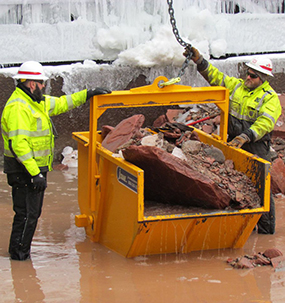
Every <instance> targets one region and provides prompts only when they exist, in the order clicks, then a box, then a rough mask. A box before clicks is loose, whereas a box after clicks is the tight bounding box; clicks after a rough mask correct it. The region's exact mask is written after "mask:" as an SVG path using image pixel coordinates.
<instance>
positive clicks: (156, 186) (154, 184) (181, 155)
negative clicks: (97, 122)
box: [102, 115, 260, 209]
mask: <svg viewBox="0 0 285 303" xmlns="http://www.w3.org/2000/svg"><path fill="white" fill-rule="evenodd" d="M143 122H144V118H143V115H135V116H132V117H130V118H128V119H125V120H123V121H122V122H121V123H119V124H118V125H117V126H116V127H115V128H114V129H111V128H108V127H104V128H103V129H104V131H103V130H102V133H104V136H105V137H104V139H103V141H102V146H103V147H105V148H107V149H109V150H111V151H112V152H117V153H118V152H119V151H121V152H122V154H123V157H124V158H125V159H126V160H127V161H129V162H131V163H133V164H135V165H137V166H138V167H140V168H142V169H143V170H144V174H145V181H144V186H145V193H144V194H145V199H146V200H152V201H156V202H158V203H167V204H180V205H187V206H194V207H202V208H207V209H228V208H234V209H242V208H255V207H259V206H260V198H259V196H258V194H257V192H256V189H255V187H254V185H253V184H252V182H251V180H250V179H249V178H248V177H247V176H246V175H245V174H243V173H241V172H238V171H236V170H235V169H234V163H233V162H232V161H231V160H226V159H225V157H224V155H223V153H222V151H221V150H219V149H217V148H215V147H213V146H209V145H207V144H204V143H202V142H200V141H199V139H198V136H197V134H196V133H195V131H194V129H193V128H191V127H188V126H185V125H184V124H180V123H169V122H168V123H166V124H165V125H164V126H163V127H161V128H153V129H151V128H145V129H142V128H141V126H142V124H143ZM108 131H109V133H108Z"/></svg>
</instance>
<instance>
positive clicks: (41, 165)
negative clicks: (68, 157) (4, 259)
mask: <svg viewBox="0 0 285 303" xmlns="http://www.w3.org/2000/svg"><path fill="white" fill-rule="evenodd" d="M14 79H16V80H17V87H16V89H15V90H14V92H13V93H12V95H11V96H10V98H9V100H8V101H7V103H6V105H5V107H4V110H3V113H2V118H1V130H2V137H3V140H4V172H5V173H6V174H7V180H8V184H9V185H10V186H11V187H12V198H13V210H14V212H15V215H14V221H13V226H12V232H11V238H10V245H9V253H10V257H11V259H15V260H26V259H27V258H29V257H30V247H31V242H32V238H33V235H34V232H35V230H36V226H37V221H38V218H39V217H40V214H41V209H42V204H43V197H44V191H45V189H46V187H47V179H46V178H47V172H48V171H51V170H52V162H53V153H54V133H53V127H52V122H51V120H50V116H55V115H59V114H61V113H65V112H67V111H69V110H71V109H73V108H76V107H78V106H80V105H81V104H83V103H85V102H86V101H87V100H88V99H89V98H91V97H92V96H94V95H99V94H107V93H111V91H110V90H109V89H105V88H96V89H94V90H87V89H84V90H82V91H79V92H77V93H74V94H71V95H64V96H61V97H52V96H47V95H43V91H44V88H45V81H46V80H47V79H48V78H47V77H46V76H45V73H44V69H43V67H42V65H41V64H40V63H38V62H35V61H27V62H25V63H23V64H22V65H21V66H20V68H19V70H18V73H17V74H16V75H15V76H14Z"/></svg>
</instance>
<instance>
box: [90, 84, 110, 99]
mask: <svg viewBox="0 0 285 303" xmlns="http://www.w3.org/2000/svg"><path fill="white" fill-rule="evenodd" d="M111 92H112V91H111V90H110V89H108V88H105V87H96V88H95V89H90V90H88V91H87V97H86V100H88V99H90V98H91V97H93V96H95V95H103V94H111Z"/></svg>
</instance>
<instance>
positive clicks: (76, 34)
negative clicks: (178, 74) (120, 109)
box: [0, 0, 285, 92]
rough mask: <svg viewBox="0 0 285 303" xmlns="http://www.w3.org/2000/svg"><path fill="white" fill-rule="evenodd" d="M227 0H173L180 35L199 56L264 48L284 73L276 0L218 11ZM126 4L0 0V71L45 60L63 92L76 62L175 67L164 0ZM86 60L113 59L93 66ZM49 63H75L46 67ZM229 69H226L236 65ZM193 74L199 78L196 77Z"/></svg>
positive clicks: (284, 40)
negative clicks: (236, 11) (61, 81)
mask: <svg viewBox="0 0 285 303" xmlns="http://www.w3.org/2000/svg"><path fill="white" fill-rule="evenodd" d="M230 2H232V1H225V0H173V8H174V16H175V19H176V26H177V29H178V30H179V34H180V36H181V38H182V39H183V40H184V41H185V42H187V43H190V44H192V45H193V46H195V47H196V48H198V49H199V50H200V52H201V53H202V54H203V55H204V57H205V58H206V59H210V56H211V57H214V58H220V57H222V56H226V55H227V54H237V55H242V54H248V55H251V54H254V53H266V52H269V53H270V55H269V57H270V58H271V59H272V60H273V63H274V72H284V63H283V62H284V60H285V53H284V51H285V35H284V30H283V29H284V28H285V14H284V13H283V14H278V13H276V12H277V11H278V9H279V10H280V9H281V5H282V1H281V0H271V1H268V0H266V1H265V0H258V1H254V0H239V1H235V3H239V4H240V5H239V7H240V9H241V10H242V11H244V12H243V13H239V14H228V13H227V14H226V13H224V12H225V11H226V9H229V4H230ZM131 3H132V5H131V7H130V1H129V0H120V1H118V0H49V1H48V0H9V1H8V0H2V1H1V3H0V12H1V13H0V39H1V41H2V44H1V52H0V64H2V67H6V68H2V69H0V73H2V74H5V75H6V76H12V75H14V74H15V73H16V72H17V68H15V67H11V68H7V67H8V66H11V65H19V64H20V63H22V62H24V61H27V60H35V61H39V62H42V63H45V64H47V66H45V67H44V68H45V71H46V73H47V75H48V76H50V77H56V76H61V77H63V78H64V84H65V88H64V91H66V92H68V91H71V90H72V89H74V87H72V85H71V84H70V83H71V82H72V81H74V77H73V76H71V75H72V74H76V75H78V74H79V73H80V71H82V70H83V69H84V70H85V71H86V70H92V72H94V71H95V72H97V73H100V72H102V71H110V70H114V69H116V70H117V69H120V68H124V67H125V68H126V70H127V71H129V70H130V69H131V68H133V67H135V68H136V69H138V68H143V69H154V70H152V71H149V77H150V78H151V77H154V76H155V75H156V73H163V72H166V73H167V71H169V68H172V71H173V69H175V68H176V69H177V68H180V67H181V65H182V64H183V62H184V60H185V58H184V57H183V55H182V54H183V47H182V46H181V45H180V44H179V43H178V42H177V40H176V38H175V36H174V34H173V32H172V26H171V24H170V20H169V14H168V4H167V1H166V0H132V1H131ZM227 3H228V4H227ZM19 10H20V11H21V14H20V15H19ZM71 15H72V16H73V19H74V20H73V21H71V20H70V16H71ZM19 16H20V17H19ZM281 29H282V30H281ZM249 59H250V57H249V56H238V57H233V58H229V59H226V60H217V61H215V62H216V63H217V64H218V65H219V64H220V65H221V64H222V65H224V64H225V63H224V62H226V64H227V65H228V66H231V65H234V64H236V62H241V61H245V60H247V61H248V60H249ZM94 60H103V61H113V63H112V65H108V64H103V65H100V64H96V63H95V61H94ZM52 62H81V63H75V64H65V65H60V66H59V65H58V66H53V65H51V64H50V63H52ZM281 63H282V64H281ZM155 69H159V72H157V71H156V70H155ZM172 71H171V72H172ZM231 72H233V76H234V73H235V72H236V71H235V70H231ZM134 74H135V72H134ZM89 76H90V75H89ZM85 80H86V79H85V78H80V79H77V84H78V81H79V84H80V85H79V86H81V87H82V86H83V83H84V81H85ZM111 80H114V79H110V81H111ZM193 81H194V84H200V82H199V81H200V80H196V79H195V78H194V79H193ZM106 84H107V85H108V83H106Z"/></svg>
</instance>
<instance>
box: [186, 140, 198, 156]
mask: <svg viewBox="0 0 285 303" xmlns="http://www.w3.org/2000/svg"><path fill="white" fill-rule="evenodd" d="M181 148H182V151H183V152H184V153H185V154H187V153H189V154H193V155H195V154H198V153H199V152H200V151H201V148H202V142H200V141H196V140H188V141H183V142H182V147H181Z"/></svg>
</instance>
